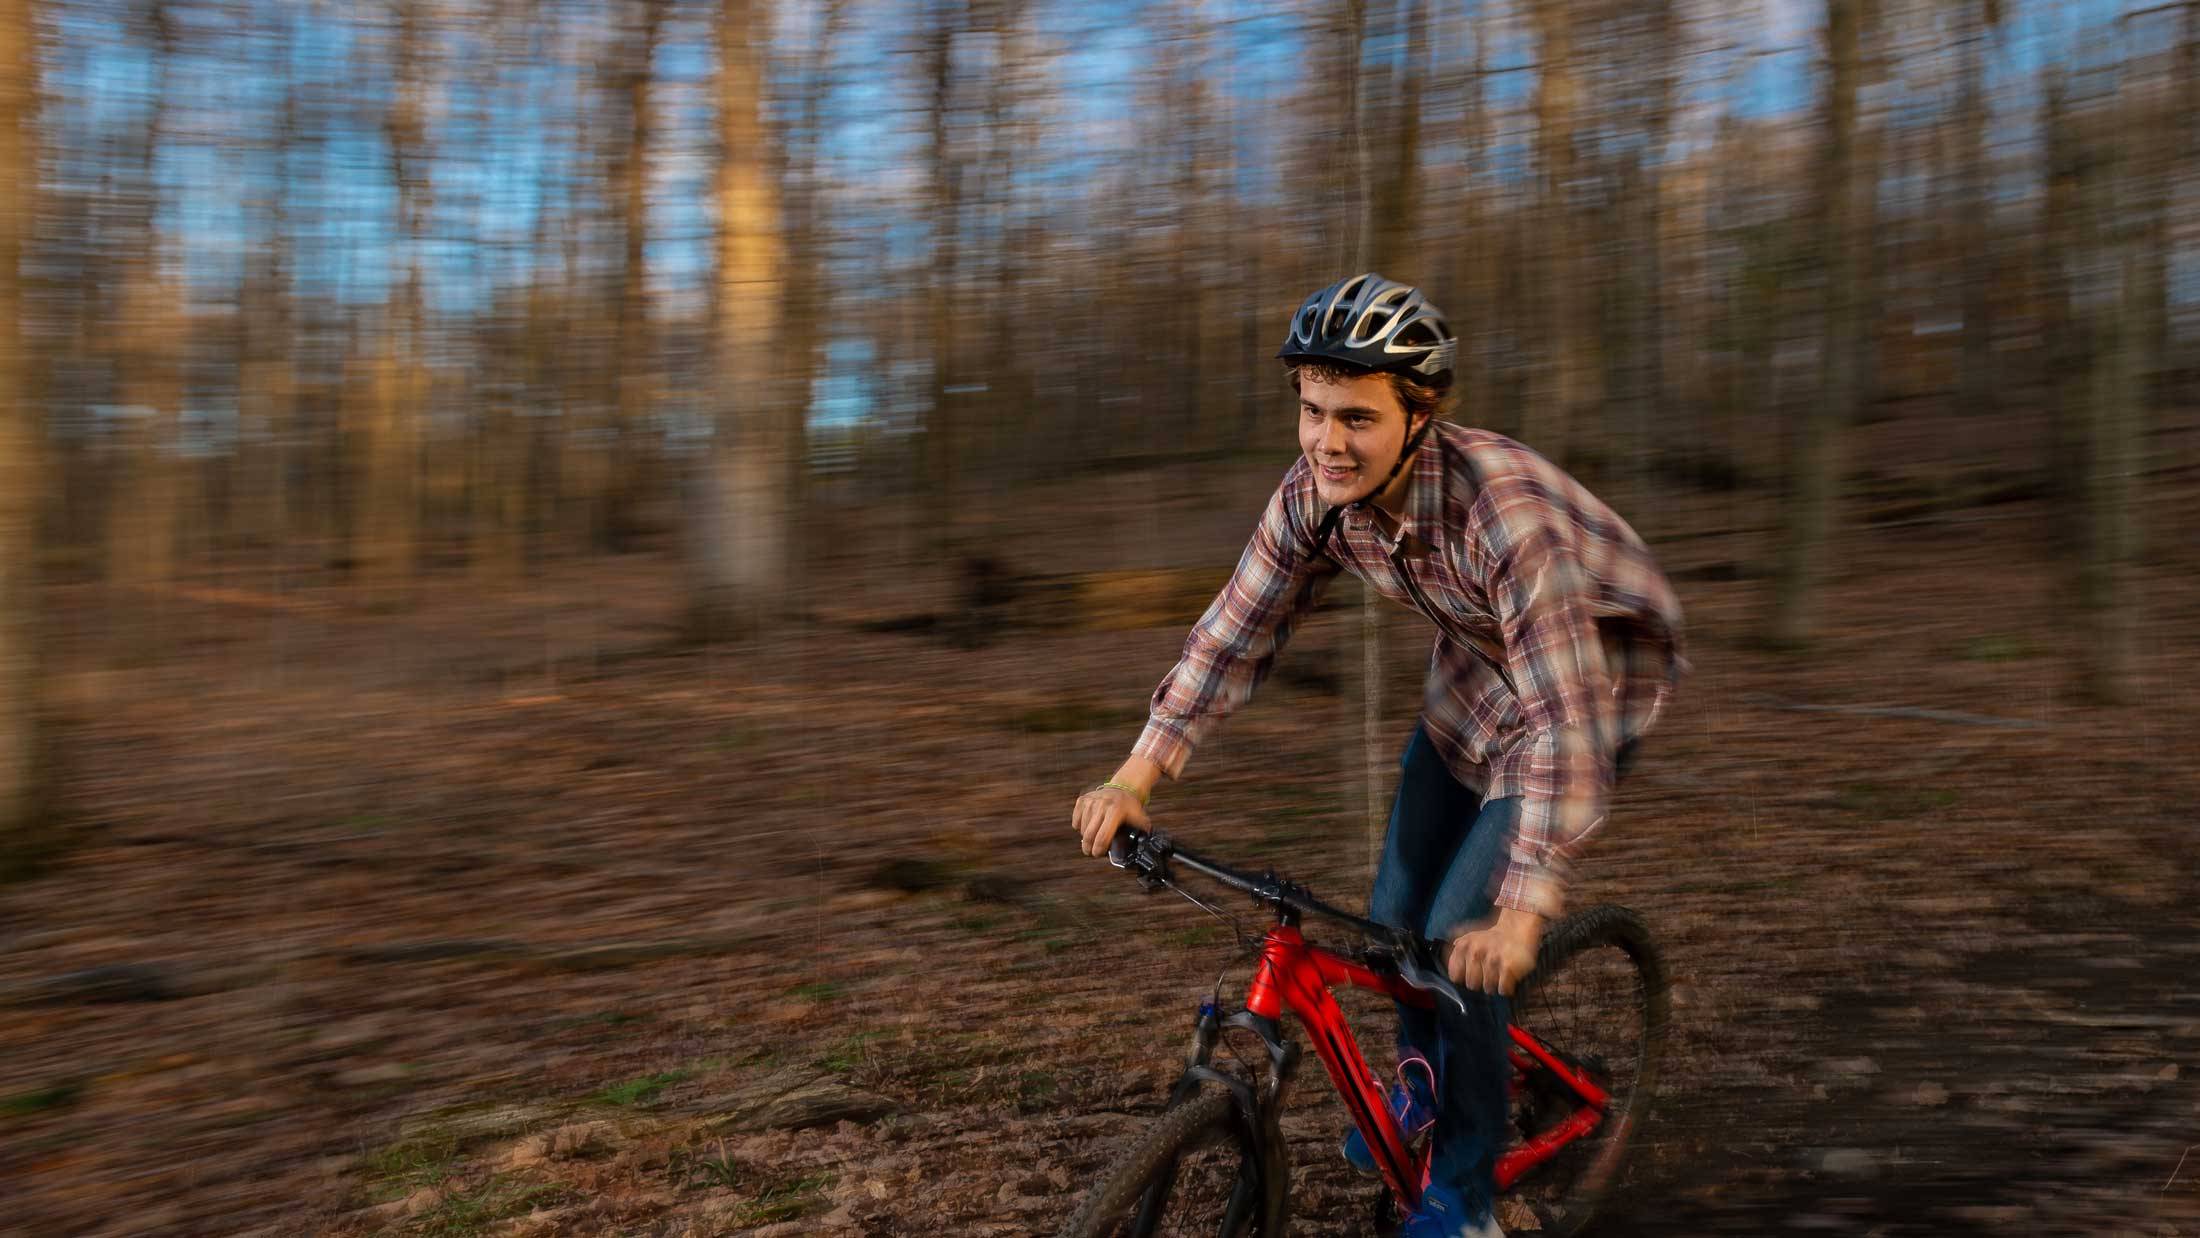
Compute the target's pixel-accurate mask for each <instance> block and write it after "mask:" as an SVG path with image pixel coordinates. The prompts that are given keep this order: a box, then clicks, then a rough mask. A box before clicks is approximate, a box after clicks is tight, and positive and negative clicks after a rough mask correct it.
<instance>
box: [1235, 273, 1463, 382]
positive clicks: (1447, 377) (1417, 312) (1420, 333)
mask: <svg viewBox="0 0 2200 1238" xmlns="http://www.w3.org/2000/svg"><path fill="white" fill-rule="evenodd" d="M1458 351H1459V341H1458V338H1457V337H1455V336H1453V335H1452V333H1451V327H1450V325H1449V324H1448V323H1446V322H1445V321H1444V315H1443V313H1442V311H1440V310H1438V309H1437V308H1436V307H1435V306H1433V305H1430V304H1429V303H1428V298H1427V297H1424V296H1422V295H1421V290H1420V289H1418V288H1415V287H1413V286H1412V285H1410V284H1401V283H1397V282H1395V281H1393V280H1387V279H1384V278H1383V277H1382V276H1380V275H1377V274H1375V273H1374V272H1373V271H1369V272H1368V273H1366V274H1364V275H1355V276H1353V277H1351V278H1350V279H1343V280H1339V281H1337V282H1336V283H1334V284H1331V285H1330V286H1329V287H1327V288H1324V289H1322V290H1321V291H1320V292H1317V293H1315V294H1314V295H1313V296H1310V297H1308V298H1307V299H1306V303H1305V304H1304V305H1301V306H1299V312H1298V313H1296V314H1293V315H1292V316H1291V333H1290V334H1289V335H1288V336H1285V337H1284V341H1283V347H1282V348H1281V349H1280V350H1278V351H1277V353H1276V355H1277V356H1278V357H1281V358H1283V359H1284V360H1286V361H1333V362H1337V363H1339V364H1343V365H1350V366H1358V367H1360V368H1361V369H1364V370H1390V371H1394V372H1396V373H1400V374H1410V375H1413V376H1414V377H1416V378H1418V379H1420V380H1421V381H1423V382H1426V383H1429V384H1430V385H1432V386H1437V387H1446V386H1449V385H1450V384H1451V367H1452V360H1453V358H1454V357H1455V356H1456V355H1457V354H1458Z"/></svg>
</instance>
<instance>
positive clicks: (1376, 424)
mask: <svg viewBox="0 0 2200 1238" xmlns="http://www.w3.org/2000/svg"><path fill="white" fill-rule="evenodd" d="M1405 443H1406V410H1405V407H1404V406H1403V405H1401V404H1399V403H1398V393H1397V392H1396V391H1395V390H1393V389H1392V387H1391V385H1390V380H1389V379H1387V378H1385V377H1383V376H1382V375H1380V374H1362V375H1359V376H1357V377H1354V378H1345V379H1341V380H1339V381H1336V382H1325V381H1323V380H1321V379H1319V378H1316V377H1315V376H1314V375H1312V374H1309V373H1304V372H1302V373H1300V375H1299V450H1300V451H1302V452H1304V453H1305V454H1306V462H1307V463H1308V464H1310V465H1312V466H1314V489H1315V492H1316V493H1317V494H1319V495H1321V499H1322V502H1324V503H1327V504H1329V505H1330V506H1332V507H1341V506H1343V505H1344V504H1346V503H1356V502H1358V501H1359V500H1361V499H1363V498H1366V497H1367V496H1368V495H1369V494H1370V493H1372V492H1373V491H1374V489H1375V487H1376V486H1378V485H1381V484H1382V480H1383V478H1384V477H1385V476H1387V475H1388V474H1389V473H1390V466H1391V465H1393V464H1396V463H1397V462H1398V453H1399V452H1400V451H1402V450H1404V448H1405Z"/></svg>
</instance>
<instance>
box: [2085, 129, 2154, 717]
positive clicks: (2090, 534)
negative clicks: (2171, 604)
mask: <svg viewBox="0 0 2200 1238" xmlns="http://www.w3.org/2000/svg"><path fill="white" fill-rule="evenodd" d="M2151 140H2152V139H2151V138H2150V136H2149V135H2147V134H2144V133H2138V134H2134V133H2131V132H2129V130H2128V129H2126V130H2125V131H2124V132H2123V133H2121V134H2119V135H2118V137H2117V138H2114V139H2111V141H2112V142H2114V143H2116V144H2117V145H2118V146H2120V147H2121V149H2116V147H2114V146H2112V147H2111V150H2112V154H2111V156H2110V159H2109V160H2104V161H2096V162H2094V163H2092V164H2090V165H2088V166H2087V167H2085V169H2084V173H2085V174H2084V176H2083V178H2082V179H2081V181H2080V184H2079V186H2078V198H2079V204H2080V221H2081V223H2080V226H2081V228H2082V229H2083V232H2082V233H2081V235H2080V236H2079V237H2078V238H2077V240H2078V244H2077V249H2076V255H2075V257H2076V262H2077V264H2078V269H2077V272H2076V276H2075V281H2074V282H2075V284H2076V288H2077V292H2078V300H2079V303H2080V306H2081V309H2080V312H2081V313H2083V314H2084V315H2085V318H2086V329H2087V334H2088V335H2089V337H2090V338H2091V341H2092V345H2093V346H2092V348H2091V349H2090V356H2089V362H2090V365H2089V370H2088V377H2087V380H2086V381H2085V382H2084V383H2083V384H2082V386H2074V389H2073V393H2074V394H2076V393H2078V392H2082V395H2080V398H2082V399H2083V400H2084V401H2085V404H2086V407H2085V409H2084V411H2083V413H2082V414H2081V416H2082V417H2083V424H2084V425H2085V427H2086V442H2085V445H2086V461H2085V478H2086V486H2085V517H2086V518H2085V535H2086V536H2085V547H2084V551H2083V553H2081V554H2080V555H2079V556H2078V560H2077V591H2078V601H2079V605H2080V607H2081V609H2082V610H2083V613H2084V614H2085V616H2086V618H2087V628H2088V630H2087V631H2086V633H2085V635H2084V637H2083V639H2081V640H2079V641H2078V642H2077V650H2078V667H2077V670H2078V673H2079V686H2080V690H2081V691H2082V692H2083V693H2084V695H2085V696H2086V697H2087V698H2088V699H2091V700H2094V701H2098V702H2102V703H2104V704H2122V703H2126V702H2129V701H2130V700H2131V699H2132V696H2133V690H2134V687H2135V679H2134V673H2133V672H2134V662H2135V659H2136V655H2137V648H2136V644H2137V642H2136V634H2137V626H2138V625H2137V621H2136V616H2135V615H2134V614H2133V607H2132V605H2131V603H2132V597H2131V583H2130V577H2131V568H2132V563H2133V559H2134V558H2135V555H2134V551H2135V549H2136V545H2137V541H2138V532H2139V530H2138V527H2137V521H2136V511H2135V508H2136V506H2137V504H2136V497H2137V490H2138V473H2139V456H2140V450H2141V445H2142V442H2143V439H2144V436H2145V422H2146V417H2145V396H2144V377H2145V376H2144V374H2143V373H2142V372H2141V369H2140V366H2141V364H2142V362H2143V358H2144V353H2145V348H2146V340H2145V331H2146V323H2147V312H2148V306H2147V305H2146V299H2147V296H2148V291H2149V290H2148V288H2147V286H2146V279H2145V275H2144V262H2145V260H2146V254H2145V252H2144V247H2143V242H2144V241H2145V240H2146V239H2148V236H2147V234H2148V221H2147V219H2146V217H2145V215H2144V214H2143V198H2144V196H2145V195H2146V194H2148V193H2149V192H2150V190H2151V187H2150V186H2149V185H2148V184H2147V183H2146V181H2147V178H2148V175H2149V171H2148V169H2147V167H2146V166H2145V155H2144V153H2143V152H2144V147H2145V145H2146V144H2148V143H2149V142H2150V141H2151ZM2135 207H2139V208H2141V209H2134V208H2135Z"/></svg>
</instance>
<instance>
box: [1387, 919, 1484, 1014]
mask: <svg viewBox="0 0 2200 1238" xmlns="http://www.w3.org/2000/svg"><path fill="white" fill-rule="evenodd" d="M1438 944H1439V943H1437V942H1433V941H1424V940H1422V939H1421V938H1418V937H1408V936H1407V935H1406V934H1404V933H1399V934H1397V935H1396V937H1395V938H1394V939H1393V940H1392V942H1391V943H1390V945H1391V949H1392V950H1393V951H1395V952H1396V953H1397V956H1398V978H1399V979H1401V980H1403V981H1405V982H1406V983H1407V984H1410V985H1412V986H1413V987H1414V988H1416V989H1419V990H1421V991H1422V992H1424V993H1434V994H1435V995H1436V996H1438V997H1441V998H1443V999H1444V1000H1446V1001H1448V1002H1450V1003H1451V1004H1452V1005H1453V1006H1455V1007H1457V1008H1458V1011H1459V1013H1460V1014H1465V1013H1467V999H1466V996H1465V995H1464V994H1462V993H1460V992H1459V986H1458V985H1455V984H1453V983H1452V982H1451V977H1450V976H1448V975H1445V974H1444V969H1443V968H1442V967H1439V966H1437V965H1436V963H1435V960H1434V959H1432V958H1431V957H1429V956H1430V955H1431V954H1433V953H1434V951H1435V950H1436V947H1437V945H1438Z"/></svg>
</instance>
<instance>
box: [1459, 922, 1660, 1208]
mask: <svg viewBox="0 0 2200 1238" xmlns="http://www.w3.org/2000/svg"><path fill="white" fill-rule="evenodd" d="M1669 1008H1670V999H1669V996H1668V994H1667V991H1666V982H1665V969H1664V966H1663V964H1662V963H1661V961H1660V960H1659V957H1658V952H1657V948H1656V947H1655V946H1654V945H1653V944H1652V942H1651V940H1650V931H1649V930H1648V929H1647V928H1645V927H1644V926H1643V923H1642V920H1641V918H1640V917H1638V916H1636V915H1635V913H1634V912H1632V911H1629V910H1628V909H1627V908H1625V907H1613V906H1602V907H1591V908H1588V909H1587V910H1585V911H1582V912H1580V913H1578V914H1576V915H1572V916H1568V917H1566V918H1565V919H1564V920H1561V921H1559V922H1558V923H1557V924H1554V925H1552V926H1551V929H1550V931H1549V932H1547V933H1545V934H1544V937H1543V945H1542V949H1541V951H1540V952H1539V956H1538V958H1537V960H1536V968H1535V971H1534V972H1533V973H1531V974H1530V975H1529V976H1528V978H1527V979H1526V980H1525V981H1523V982H1522V984H1521V986H1520V989H1519V991H1518V992H1517V993H1516V994H1515V995H1514V998H1513V1023H1514V1024H1515V1025H1516V1026H1518V1027H1519V1028H1521V1029H1522V1030H1523V1031H1525V1032H1527V1033H1528V1034H1529V1035H1530V1036H1532V1037H1534V1038H1535V1039H1536V1040H1537V1041H1538V1042H1539V1043H1541V1044H1542V1045H1543V1046H1544V1047H1545V1048H1547V1049H1548V1050H1549V1051H1550V1052H1551V1053H1552V1054H1553V1055H1554V1056H1555V1057H1556V1058H1557V1059H1558V1060H1559V1061H1560V1062H1561V1063H1562V1064H1563V1065H1564V1066H1565V1067H1566V1068H1567V1069H1568V1070H1569V1071H1572V1072H1575V1073H1576V1074H1578V1075H1579V1076H1581V1077H1583V1078H1586V1079H1587V1080H1588V1081H1589V1082H1591V1083H1592V1084H1594V1085H1595V1086H1596V1087H1597V1088H1598V1089H1601V1090H1602V1091H1603V1092H1604V1094H1605V1098H1606V1099H1605V1103H1604V1104H1603V1105H1602V1106H1592V1105H1589V1104H1588V1103H1587V1102H1586V1101H1585V1100H1584V1099H1583V1097H1582V1095H1581V1092H1580V1091H1579V1090H1578V1089H1575V1088H1573V1087H1571V1086H1569V1085H1568V1084H1567V1083H1566V1082H1565V1081H1564V1080H1563V1079H1561V1078H1560V1077H1559V1076H1558V1074H1557V1073H1556V1072H1554V1071H1552V1070H1550V1069H1549V1068H1548V1067H1547V1066H1545V1065H1543V1064H1542V1063H1541V1062H1540V1061H1537V1060H1534V1058H1533V1055H1528V1054H1523V1053H1522V1052H1521V1051H1520V1050H1518V1049H1517V1048H1516V1049H1515V1050H1514V1056H1515V1060H1516V1061H1523V1059H1525V1061H1524V1062H1523V1064H1524V1067H1525V1068H1524V1069H1522V1070H1521V1071H1520V1072H1519V1073H1518V1077H1517V1081H1516V1085H1515V1088H1514V1095H1513V1122H1514V1125H1515V1127H1516V1129H1517V1130H1518V1132H1519V1135H1520V1138H1521V1139H1522V1140H1523V1141H1524V1142H1525V1143H1533V1142H1534V1141H1536V1140H1537V1139H1538V1138H1539V1137H1541V1138H1554V1137H1560V1136H1562V1135H1563V1134H1564V1133H1565V1132H1566V1131H1568V1130H1571V1129H1576V1128H1577V1127H1578V1126H1579V1124H1581V1123H1584V1122H1587V1121H1588V1120H1589V1119H1590V1118H1594V1122H1593V1124H1590V1125H1588V1127H1587V1129H1586V1131H1585V1133H1581V1134H1579V1135H1577V1136H1575V1137H1573V1138H1571V1139H1569V1140H1567V1142H1566V1143H1565V1145H1564V1146H1563V1147H1561V1148H1560V1149H1559V1151H1558V1152H1557V1154H1556V1155H1554V1156H1552V1157H1551V1158H1550V1159H1549V1160H1548V1161H1545V1162H1543V1163H1542V1164H1539V1165H1535V1166H1533V1167H1532V1168H1529V1169H1527V1170H1525V1172H1524V1173H1523V1174H1522V1176H1521V1177H1520V1179H1519V1180H1518V1181H1516V1182H1515V1183H1513V1184H1512V1188H1511V1190H1510V1191H1508V1193H1507V1196H1506V1201H1507V1202H1502V1203H1500V1205H1499V1216H1500V1219H1501V1220H1504V1221H1506V1222H1507V1228H1508V1230H1510V1229H1514V1228H1518V1229H1523V1230H1526V1229H1533V1230H1534V1231H1535V1233H1536V1234H1537V1235H1538V1238H1571V1236H1572V1235H1575V1234H1579V1233H1581V1232H1582V1230H1584V1229H1586V1228H1587V1227H1588V1225H1589V1222H1590V1220H1591V1219H1592V1218H1593V1217H1594V1216H1595V1214H1596V1211H1597V1209H1598V1207H1599V1206H1600V1205H1601V1204H1603V1203H1604V1202H1605V1201H1606V1200H1607V1198H1608V1197H1609V1196H1610V1194H1611V1192H1612V1191H1613V1189H1614V1188H1615V1187H1617V1186H1619V1185H1620V1184H1621V1183H1622V1182H1623V1180H1624V1173H1625V1169H1626V1159H1627V1152H1628V1145H1629V1144H1630V1143H1631V1142H1632V1140H1631V1138H1630V1137H1631V1136H1632V1135H1633V1134H1634V1132H1635V1129H1636V1128H1637V1127H1639V1126H1640V1125H1641V1124H1642V1122H1643V1120H1644V1119H1645V1118H1646V1117H1647V1116H1648V1114H1649V1106H1650V1100H1651V1097H1652V1095H1653V1094H1654V1093H1655V1092H1656V1089H1657V1081H1658V1061H1659V1058H1660V1056H1661V1055H1662V1053H1663V1050H1664V1044H1665V1024H1666V1018H1667V1014H1668V1010H1669ZM1585 1110H1600V1111H1599V1112H1584V1111H1585ZM1521 1210H1525V1212H1526V1213H1527V1214H1528V1215H1527V1216H1521V1215H1518V1213H1519V1211H1521ZM1508 1214H1511V1215H1508ZM1530 1218H1532V1224H1531V1223H1530Z"/></svg>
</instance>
